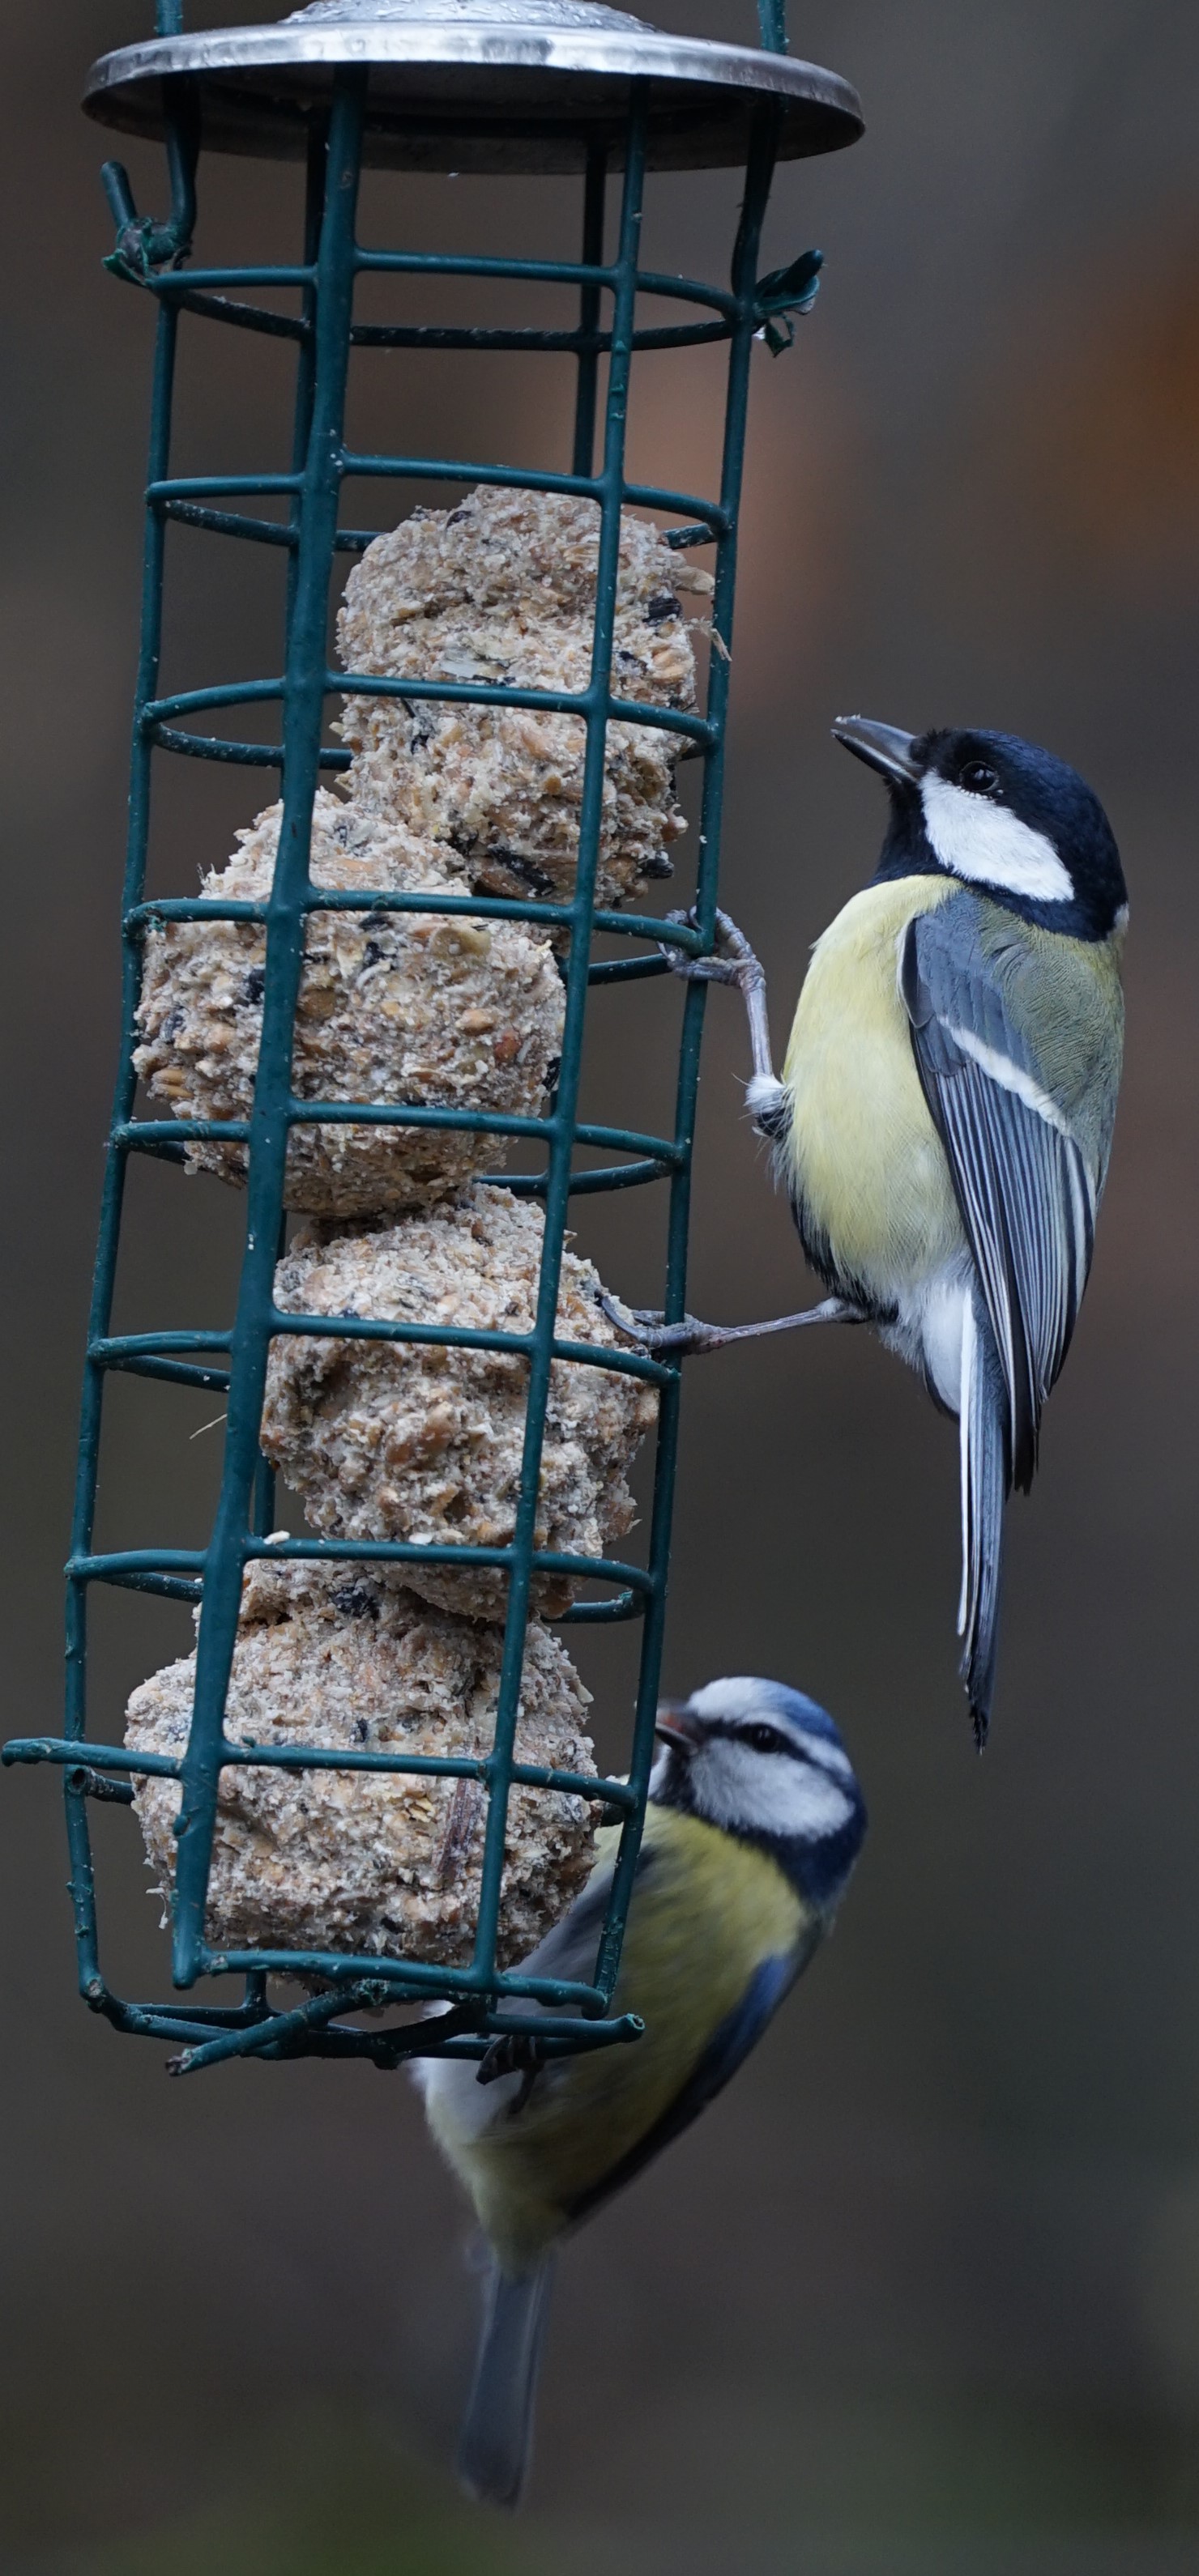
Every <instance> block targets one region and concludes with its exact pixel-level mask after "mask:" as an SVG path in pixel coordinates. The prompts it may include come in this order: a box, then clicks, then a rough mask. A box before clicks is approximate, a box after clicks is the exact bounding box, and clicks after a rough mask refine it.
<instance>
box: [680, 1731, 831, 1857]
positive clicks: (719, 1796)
mask: <svg viewBox="0 0 1199 2576" xmlns="http://www.w3.org/2000/svg"><path fill="white" fill-rule="evenodd" d="M691 1792H692V1797H693V1799H694V1801H695V1805H696V1808H697V1809H698V1812H699V1813H700V1815H701V1816H705V1817H706V1818H707V1819H708V1822H709V1823H710V1824H713V1825H720V1826H722V1827H723V1828H724V1830H725V1831H726V1832H728V1833H760V1834H777V1835H779V1837H780V1838H781V1839H782V1840H783V1841H791V1840H793V1839H797V1838H802V1840H803V1841H805V1842H820V1841H823V1839H824V1837H825V1836H826V1835H827V1834H836V1833H839V1832H840V1830H841V1827H842V1826H843V1825H844V1824H846V1823H848V1820H849V1818H850V1816H851V1815H852V1813H853V1801H852V1799H850V1798H847V1797H846V1795H845V1792H844V1790H843V1789H839V1788H838V1786H837V1784H836V1781H835V1780H830V1779H829V1778H828V1777H827V1776H826V1775H825V1774H824V1773H823V1772H818V1771H814V1770H812V1769H811V1768H810V1766H809V1765H808V1764H807V1763H806V1762H802V1761H796V1762H791V1761H788V1759H787V1756H786V1755H785V1754H779V1753H755V1752H754V1750H753V1748H752V1746H751V1745H748V1744H738V1743H737V1741H736V1739H735V1738H734V1737H731V1736H718V1737H716V1738H714V1739H713V1741H712V1742H711V1743H709V1744H706V1745H705V1746H704V1748H703V1751H702V1752H701V1753H699V1754H697V1755H696V1756H695V1759H694V1761H693V1763H692V1770H691Z"/></svg>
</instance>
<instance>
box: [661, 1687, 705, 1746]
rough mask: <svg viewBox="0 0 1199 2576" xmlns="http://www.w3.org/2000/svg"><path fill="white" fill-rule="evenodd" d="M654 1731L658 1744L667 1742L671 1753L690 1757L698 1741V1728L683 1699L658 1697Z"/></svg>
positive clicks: (688, 1703) (687, 1704)
mask: <svg viewBox="0 0 1199 2576" xmlns="http://www.w3.org/2000/svg"><path fill="white" fill-rule="evenodd" d="M654 1733H655V1735H656V1736H657V1738H658V1742H659V1744H668V1745H669V1746H670V1750H671V1752H672V1753H683V1754H686V1755H687V1756H688V1758H690V1756H691V1755H692V1754H693V1753H694V1751H695V1749H696V1746H697V1745H698V1743H699V1729H698V1727H697V1725H696V1723H695V1719H694V1717H693V1715H692V1712H691V1705H690V1702H689V1701H688V1700H685V1699H660V1700H659V1702H658V1714H657V1716H656V1718H655V1720H654Z"/></svg>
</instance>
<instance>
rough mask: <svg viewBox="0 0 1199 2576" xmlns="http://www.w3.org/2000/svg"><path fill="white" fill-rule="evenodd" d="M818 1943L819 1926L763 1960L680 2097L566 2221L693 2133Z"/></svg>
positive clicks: (583, 2196)
mask: <svg viewBox="0 0 1199 2576" xmlns="http://www.w3.org/2000/svg"><path fill="white" fill-rule="evenodd" d="M819 1938H820V1930H819V1926H818V1925H817V1924H813V1925H812V1927H811V1929H810V1932H809V1934H808V1937H807V1939H806V1941H804V1942H803V1943H801V1944H800V1946H799V1947H798V1948H797V1949H795V1950H791V1951H788V1953H787V1955H786V1957H785V1958H771V1959H763V1960H762V1962H761V1964H760V1966H759V1967H758V1968H756V1969H755V1971H754V1974H753V1976H752V1977H751V1979H750V1982H749V1984H748V1986H747V1987H746V1989H745V1992H744V1994H743V1995H742V1997H741V2001H740V2003H739V2004H737V2005H736V2006H735V2008H734V2010H733V2011H732V2012H731V2013H728V2014H727V2015H726V2017H725V2019H724V2020H723V2021H722V2022H721V2024H720V2027H719V2029H718V2030H716V2031H714V2033H713V2035H712V2038H711V2039H710V2040H709V2042H708V2045H707V2047H706V2049H705V2050H704V2053H703V2056H702V2057H701V2058H700V2059H699V2060H698V2062H697V2064H696V2065H695V2066H694V2067H693V2068H692V2071H691V2074H690V2075H689V2076H688V2078H687V2081H686V2083H685V2084H684V2086H683V2088H682V2091H681V2092H680V2093H676V2095H675V2098H674V2100H673V2102H672V2103H671V2104H670V2105H669V2107H668V2109H667V2110H665V2111H664V2112H663V2113H662V2115H661V2117H660V2119H658V2120H656V2121H655V2122H654V2125H653V2127H652V2128H651V2129H647V2130H646V2133H645V2136H644V2137H643V2138H639V2139H638V2140H637V2142H636V2145H635V2146H632V2147H630V2148H629V2151H628V2153H627V2155H624V2156H622V2157H621V2159H620V2161H619V2163H618V2164H615V2165H613V2167H612V2169H611V2171H610V2172H609V2173H606V2174H604V2176H603V2177H602V2179H601V2180H600V2181H599V2182H597V2183H595V2184H593V2186H592V2188H591V2189H590V2190H589V2191H585V2192H583V2193H581V2194H580V2196H579V2198H578V2199H577V2200H575V2201H573V2202H572V2203H571V2205H570V2208H569V2209H568V2211H567V2217H568V2218H569V2220H570V2223H571V2225H572V2226H573V2225H575V2224H576V2223H577V2222H578V2220H579V2219H582V2218H588V2217H590V2215H591V2212H592V2211H593V2210H594V2209H598V2208H599V2206H600V2204H601V2202H602V2201H605V2200H609V2199H610V2198H611V2196H612V2194H613V2192H616V2191H622V2190H623V2189H624V2186H625V2184H626V2183H627V2182H632V2180H633V2177H634V2175H635V2174H639V2173H640V2172H641V2171H642V2168H643V2167H644V2166H645V2165H648V2164H651V2163H652V2161H653V2159H654V2157H655V2156H656V2155H660V2154H661V2151H662V2149H663V2147H668V2146H669V2145H670V2143H671V2140H672V2139H673V2138H677V2137H678V2136H680V2134H681V2132H682V2131H683V2130H684V2129H687V2128H690V2125H691V2122H692V2121H693V2120H695V2119H698V2117H699V2114H700V2112H701V2111H703V2110H706V2108H707V2106H708V2103H709V2102H711V2101H713V2100H714V2099H715V2096H716V2095H717V2094H718V2093H719V2092H721V2091H722V2090H723V2088H724V2086H725V2085H726V2084H727V2083H728V2081H729V2078H730V2076H732V2075H735V2074H736V2072H737V2069H738V2067H739V2066H740V2065H741V2064H742V2063H743V2061H744V2059H745V2058H747V2057H748V2055H749V2052H750V2050H751V2048H754V2047H756V2045H757V2043H758V2041H759V2040H760V2038H761V2036H762V2033H763V2031H764V2030H765V2028H766V2025H767V2022H768V2021H770V2020H771V2018H772V2016H773V2015H774V2013H775V2012H776V2011H777V2009H778V2006H779V2005H780V2003H781V2002H782V2000H783V1997H784V1995H785V1994H786V1992H787V1989H788V1987H789V1986H792V1985H793V1984H794V1982H795V1979H796V1978H797V1976H798V1975H799V1974H800V1971H801V1969H803V1968H804V1967H806V1965H807V1962H808V1960H809V1958H810V1957H811V1954H812V1951H813V1950H814V1949H815V1947H816V1945H817V1942H818V1941H819Z"/></svg>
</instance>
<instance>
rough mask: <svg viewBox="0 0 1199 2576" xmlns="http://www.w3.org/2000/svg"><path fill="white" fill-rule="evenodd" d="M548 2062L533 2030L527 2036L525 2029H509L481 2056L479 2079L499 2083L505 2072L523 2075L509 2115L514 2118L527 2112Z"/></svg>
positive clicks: (477, 2077)
mask: <svg viewBox="0 0 1199 2576" xmlns="http://www.w3.org/2000/svg"><path fill="white" fill-rule="evenodd" d="M544 2064H545V2059H544V2057H543V2056H542V2053H541V2048H540V2046H539V2044H538V2042H537V2040H535V2039H534V2038H533V2036H532V2034H531V2033H530V2034H529V2036H528V2037H527V2038H526V2037H525V2035H524V2034H523V2033H522V2032H519V2031H515V2030H506V2031H504V2032H503V2033H502V2034H501V2036H500V2038H498V2039H493V2040H492V2043H491V2046H490V2048H489V2049H488V2050H487V2051H486V2054H485V2055H484V2056H483V2057H481V2058H480V2060H479V2071H478V2074H477V2075H476V2077H475V2082H476V2084H497V2083H498V2082H499V2079H500V2077H501V2075H519V2077H520V2090H519V2092H518V2093H517V2095H516V2097H515V2100H514V2101H512V2102H510V2103H509V2105H508V2117H509V2119H510V2120H514V2119H515V2118H516V2115H517V2112H518V2111H523V2109H524V2107H525V2104H526V2102H527V2101H528V2098H529V2095H530V2093H531V2092H532V2090H533V2086H534V2085H535V2083H536V2081H537V2078H538V2076H539V2075H540V2073H541V2069H542V2067H543V2066H544Z"/></svg>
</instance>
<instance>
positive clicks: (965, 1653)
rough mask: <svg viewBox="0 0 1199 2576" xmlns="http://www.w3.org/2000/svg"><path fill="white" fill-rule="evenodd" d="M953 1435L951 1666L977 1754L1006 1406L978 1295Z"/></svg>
mask: <svg viewBox="0 0 1199 2576" xmlns="http://www.w3.org/2000/svg"><path fill="white" fill-rule="evenodd" d="M958 1433H959V1442H960V1451H961V1462H962V1595H961V1601H960V1603H959V1607H958V1634H959V1636H960V1637H961V1638H962V1641H963V1643H962V1660H961V1665H960V1667H959V1669H960V1671H961V1676H962V1680H963V1681H964V1683H965V1685H966V1693H967V1697H968V1698H969V1701H970V1714H971V1717H972V1718H973V1720H974V1732H975V1736H976V1738H977V1741H978V1745H979V1749H980V1751H981V1749H982V1747H983V1745H984V1744H985V1743H986V1740H987V1731H988V1728H989V1726H990V1723H991V1700H992V1696H993V1694H994V1688H995V1649H996V1643H997V1639H998V1630H999V1592H1000V1580H1001V1575H1002V1570H1003V1507H1004V1503H1005V1501H1006V1500H1007V1495H1008V1490H1009V1487H1010V1483H1011V1474H1010V1468H1009V1456H1008V1452H1009V1432H1008V1402H1007V1394H1006V1390H1005V1388H1004V1382H1003V1371H1002V1369H1001V1367H1000V1364H999V1354H998V1352H997V1350H996V1348H995V1340H994V1335H993V1333H992V1331H991V1325H990V1320H989V1318H988V1315H987V1311H986V1308H985V1306H984V1304H983V1301H982V1298H981V1296H980V1295H979V1293H978V1291H977V1290H973V1291H972V1292H971V1295H970V1298H969V1300H968V1303H967V1307H966V1313H965V1318H964V1322H963V1326H962V1391H961V1411H960V1414H959V1417H958Z"/></svg>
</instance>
